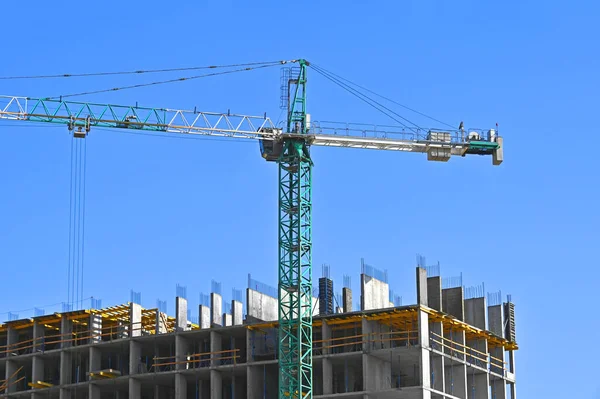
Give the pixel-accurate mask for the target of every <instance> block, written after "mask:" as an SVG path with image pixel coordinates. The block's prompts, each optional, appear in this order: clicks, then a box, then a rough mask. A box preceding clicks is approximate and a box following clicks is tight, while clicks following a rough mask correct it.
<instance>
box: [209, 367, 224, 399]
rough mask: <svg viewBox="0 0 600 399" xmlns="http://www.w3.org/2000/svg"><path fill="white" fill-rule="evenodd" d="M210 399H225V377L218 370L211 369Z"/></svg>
mask: <svg viewBox="0 0 600 399" xmlns="http://www.w3.org/2000/svg"><path fill="white" fill-rule="evenodd" d="M210 399H223V379H222V377H221V373H220V372H219V371H217V370H210Z"/></svg>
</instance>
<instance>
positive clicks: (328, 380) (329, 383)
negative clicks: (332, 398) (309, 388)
mask: <svg viewBox="0 0 600 399" xmlns="http://www.w3.org/2000/svg"><path fill="white" fill-rule="evenodd" d="M332 393H333V367H332V364H331V359H330V358H328V357H325V358H323V395H329V394H332Z"/></svg>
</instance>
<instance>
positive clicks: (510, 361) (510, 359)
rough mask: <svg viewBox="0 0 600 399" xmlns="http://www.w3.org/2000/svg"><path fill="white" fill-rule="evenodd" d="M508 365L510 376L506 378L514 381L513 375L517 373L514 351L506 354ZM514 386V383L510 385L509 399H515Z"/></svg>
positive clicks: (515, 388)
mask: <svg viewBox="0 0 600 399" xmlns="http://www.w3.org/2000/svg"><path fill="white" fill-rule="evenodd" d="M508 365H509V370H510V374H508V377H509V378H510V379H512V380H513V381H514V379H515V373H516V372H517V371H516V369H515V351H510V352H508ZM516 385H517V384H516V383H514V382H513V383H511V384H510V399H517V386H516Z"/></svg>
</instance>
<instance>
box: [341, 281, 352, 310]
mask: <svg viewBox="0 0 600 399" xmlns="http://www.w3.org/2000/svg"><path fill="white" fill-rule="evenodd" d="M342 302H343V304H342V307H343V311H344V313H347V312H352V290H351V289H350V288H348V287H344V288H342Z"/></svg>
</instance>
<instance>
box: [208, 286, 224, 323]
mask: <svg viewBox="0 0 600 399" xmlns="http://www.w3.org/2000/svg"><path fill="white" fill-rule="evenodd" d="M210 323H211V327H212V326H222V325H223V298H222V297H221V295H219V294H217V293H215V292H211V293H210Z"/></svg>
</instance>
